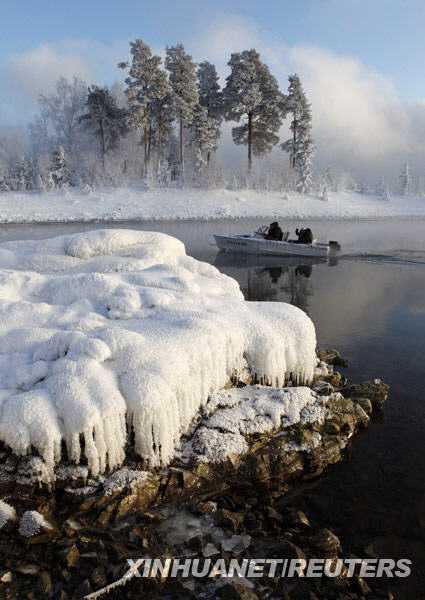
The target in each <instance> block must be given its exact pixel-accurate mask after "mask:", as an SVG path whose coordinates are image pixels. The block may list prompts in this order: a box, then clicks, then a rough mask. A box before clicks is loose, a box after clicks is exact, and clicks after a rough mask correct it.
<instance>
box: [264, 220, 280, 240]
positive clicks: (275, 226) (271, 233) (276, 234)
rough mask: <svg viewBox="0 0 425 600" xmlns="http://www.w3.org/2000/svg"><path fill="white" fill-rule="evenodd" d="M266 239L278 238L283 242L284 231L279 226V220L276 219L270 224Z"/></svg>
mask: <svg viewBox="0 0 425 600" xmlns="http://www.w3.org/2000/svg"><path fill="white" fill-rule="evenodd" d="M264 238H265V239H266V240H276V241H278V242H281V241H282V240H283V231H282V229H281V228H280V226H279V223H278V222H277V221H274V222H273V223H271V224H270V226H269V228H268V230H267V233H266V235H265V236H264Z"/></svg>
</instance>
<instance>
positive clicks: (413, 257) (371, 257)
mask: <svg viewBox="0 0 425 600" xmlns="http://www.w3.org/2000/svg"><path fill="white" fill-rule="evenodd" d="M339 259H340V260H352V261H353V260H356V261H365V262H375V263H376V262H379V263H391V264H394V263H396V264H397V263H398V264H406V265H407V264H414V265H425V251H423V250H400V249H394V250H385V251H383V252H376V251H361V252H353V253H348V254H341V255H340V256H339Z"/></svg>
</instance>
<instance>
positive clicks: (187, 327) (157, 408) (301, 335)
mask: <svg viewBox="0 0 425 600" xmlns="http://www.w3.org/2000/svg"><path fill="white" fill-rule="evenodd" d="M0 333H1V336H0V440H1V441H3V442H4V443H5V444H7V445H8V446H10V447H11V448H12V450H13V451H14V452H15V453H16V454H18V455H25V454H27V453H29V452H31V451H32V449H34V448H35V449H36V450H37V451H38V453H39V454H40V456H41V457H42V458H43V460H44V461H45V464H46V465H47V468H48V469H50V472H51V473H53V471H54V467H55V465H56V464H57V463H58V462H59V461H60V460H62V459H64V458H67V459H68V460H69V461H70V462H72V463H75V464H79V463H83V464H84V463H85V462H86V461H87V464H88V468H89V471H90V473H91V475H93V476H97V475H98V474H100V473H102V472H104V471H105V470H107V469H108V468H109V469H114V468H116V467H118V466H119V465H121V464H122V462H123V461H124V458H125V446H126V442H127V436H128V434H131V437H132V438H133V437H134V444H135V451H136V452H137V453H138V454H139V455H140V456H141V457H142V458H144V459H145V460H146V461H147V462H148V464H149V465H150V466H155V465H160V464H163V465H164V464H167V463H168V462H169V461H170V460H171V459H172V457H173V455H174V451H175V447H176V444H177V443H178V442H179V440H180V437H181V435H182V434H184V433H185V432H187V431H188V430H189V428H190V426H191V423H192V421H193V419H194V417H195V416H196V415H197V414H198V412H199V409H200V408H201V406H203V405H205V404H206V402H207V400H208V397H209V396H210V394H212V393H213V392H215V391H217V390H219V389H221V388H223V387H224V386H225V385H226V384H227V383H228V382H229V380H230V379H231V377H232V375H234V373H235V372H236V371H241V372H242V371H243V370H244V369H246V367H247V366H248V367H249V368H250V369H251V370H252V372H254V373H256V374H257V375H258V377H262V378H263V380H264V381H267V382H269V383H271V384H273V385H277V386H280V385H283V384H284V383H285V381H286V380H287V379H288V378H289V377H290V376H291V377H292V379H293V380H294V382H297V381H298V382H301V383H302V382H309V381H311V379H312V377H313V374H314V369H315V366H316V357H315V347H316V336H315V329H314V325H313V323H312V322H311V320H310V319H309V317H307V315H305V313H303V312H302V311H301V310H300V309H298V308H296V307H294V306H291V305H287V304H283V303H267V302H261V303H257V302H246V301H245V300H244V298H243V295H242V293H241V291H240V289H239V286H238V284H237V283H236V281H234V280H233V279H231V278H229V277H227V276H226V275H223V274H221V273H220V272H219V271H218V270H217V269H216V268H215V267H213V266H211V265H208V264H206V263H202V262H199V261H197V260H195V259H193V258H191V257H189V256H187V255H186V253H185V248H184V245H183V244H182V243H181V242H180V241H178V240H176V239H174V238H172V237H170V236H167V235H164V234H161V233H152V232H141V231H128V230H114V229H111V230H97V231H92V232H86V233H80V234H75V235H68V236H61V237H57V238H53V239H48V240H44V241H36V242H35V241H18V242H7V243H3V244H0ZM264 411H265V412H264V414H265V415H267V418H270V419H272V420H273V419H275V421H276V417H275V416H274V415H273V414H272V413H271V412H270V410H269V412H267V411H266V409H264ZM275 421H274V422H275ZM82 440H83V442H84V443H83V444H82V443H81V441H82ZM63 443H64V445H65V446H66V454H67V456H66V457H64V456H63V454H62V451H63V449H62V445H63Z"/></svg>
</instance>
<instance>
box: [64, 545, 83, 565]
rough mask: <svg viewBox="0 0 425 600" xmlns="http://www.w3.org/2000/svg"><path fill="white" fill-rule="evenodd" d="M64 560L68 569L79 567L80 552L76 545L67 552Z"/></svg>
mask: <svg viewBox="0 0 425 600" xmlns="http://www.w3.org/2000/svg"><path fill="white" fill-rule="evenodd" d="M64 559H65V562H66V564H67V566H68V568H71V567H76V566H77V564H78V561H79V560H80V551H79V550H78V547H77V546H76V545H75V544H73V545H72V546H71V547H70V548H68V549H67V550H66V551H65V555H64Z"/></svg>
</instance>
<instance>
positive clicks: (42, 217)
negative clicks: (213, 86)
mask: <svg viewBox="0 0 425 600" xmlns="http://www.w3.org/2000/svg"><path fill="white" fill-rule="evenodd" d="M327 197H328V200H327V201H326V202H324V201H323V198H322V194H320V195H319V194H318V195H301V194H297V193H295V192H266V191H255V190H227V189H215V190H199V189H184V190H183V189H153V190H148V191H145V190H142V189H137V188H136V187H132V188H117V189H112V188H107V189H101V190H96V191H92V192H89V193H86V192H83V191H82V190H73V189H71V190H62V191H53V192H42V193H37V192H0V222H2V223H21V222H25V223H33V222H58V221H61V222H63V221H122V220H174V219H223V218H228V219H235V218H257V217H258V218H267V219H269V220H270V219H272V218H290V219H296V220H300V219H338V220H341V219H361V218H385V217H425V198H424V197H420V196H396V195H394V196H391V198H390V199H389V200H384V199H383V198H382V197H380V196H377V195H372V194H361V193H355V192H337V193H336V192H328V193H327Z"/></svg>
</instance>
